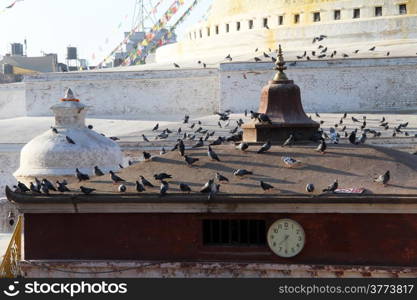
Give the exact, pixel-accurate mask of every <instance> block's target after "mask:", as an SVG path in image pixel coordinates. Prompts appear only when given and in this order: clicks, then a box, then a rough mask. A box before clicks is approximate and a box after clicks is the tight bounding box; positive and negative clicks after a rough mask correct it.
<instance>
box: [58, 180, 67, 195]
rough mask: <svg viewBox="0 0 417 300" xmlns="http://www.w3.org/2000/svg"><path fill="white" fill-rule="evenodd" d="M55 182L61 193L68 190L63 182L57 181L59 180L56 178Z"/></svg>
mask: <svg viewBox="0 0 417 300" xmlns="http://www.w3.org/2000/svg"><path fill="white" fill-rule="evenodd" d="M55 183H56V188H57V190H58V191H60V192H61V193H65V192H70V189H69V188H67V186H66V185H65V184H63V183H61V182H59V180H57V181H56V182H55Z"/></svg>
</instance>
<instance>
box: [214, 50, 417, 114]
mask: <svg viewBox="0 0 417 300" xmlns="http://www.w3.org/2000/svg"><path fill="white" fill-rule="evenodd" d="M416 65H417V58H393V59H354V60H352V59H349V60H337V61H335V60H334V61H308V62H307V61H303V62H297V64H296V65H295V66H288V68H289V69H288V70H287V71H286V73H287V75H288V77H289V78H290V79H293V80H294V81H295V83H296V84H298V85H299V86H300V88H301V97H302V102H303V105H304V109H305V110H306V111H318V112H345V111H349V112H364V111H368V112H410V111H414V112H415V111H417V84H416V83H417V68H416ZM272 68H273V64H272V63H233V64H222V65H221V66H220V80H219V82H220V99H221V100H220V107H221V110H226V109H231V110H232V111H234V112H241V111H243V110H245V109H248V110H249V109H251V110H257V109H258V105H259V99H260V92H261V88H262V87H263V86H264V85H265V84H266V83H267V82H268V80H271V79H272V78H273V76H274V74H275V72H276V71H274V70H273V69H272ZM244 76H246V78H247V79H245V78H244Z"/></svg>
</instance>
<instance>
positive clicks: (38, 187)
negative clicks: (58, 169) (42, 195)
mask: <svg viewBox="0 0 417 300" xmlns="http://www.w3.org/2000/svg"><path fill="white" fill-rule="evenodd" d="M34 185H35V188H36V189H37V190H38V192H40V191H41V185H42V183H41V182H40V180H39V179H38V178H36V177H35V184H34Z"/></svg>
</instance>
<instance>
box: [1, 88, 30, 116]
mask: <svg viewBox="0 0 417 300" xmlns="http://www.w3.org/2000/svg"><path fill="white" fill-rule="evenodd" d="M25 113H26V111H25V85H24V83H10V84H0V118H1V119H5V118H14V117H21V116H24V115H25Z"/></svg>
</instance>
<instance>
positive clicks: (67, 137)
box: [65, 136, 75, 145]
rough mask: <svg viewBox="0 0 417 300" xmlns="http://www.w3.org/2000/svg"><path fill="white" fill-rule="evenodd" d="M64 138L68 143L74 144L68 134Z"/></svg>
mask: <svg viewBox="0 0 417 300" xmlns="http://www.w3.org/2000/svg"><path fill="white" fill-rule="evenodd" d="M65 138H66V139H67V142H68V143H70V144H73V145H75V142H74V141H73V140H72V139H71V138H70V137H69V136H65Z"/></svg>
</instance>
